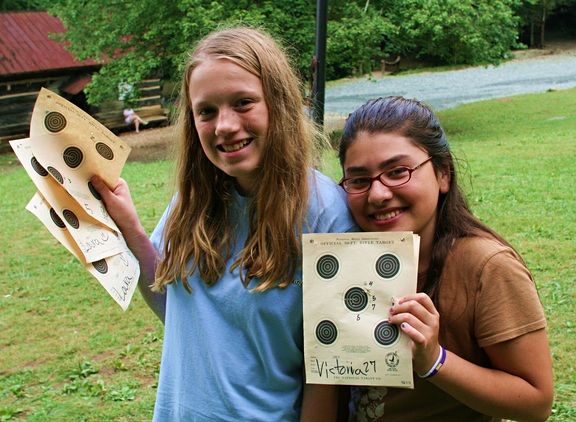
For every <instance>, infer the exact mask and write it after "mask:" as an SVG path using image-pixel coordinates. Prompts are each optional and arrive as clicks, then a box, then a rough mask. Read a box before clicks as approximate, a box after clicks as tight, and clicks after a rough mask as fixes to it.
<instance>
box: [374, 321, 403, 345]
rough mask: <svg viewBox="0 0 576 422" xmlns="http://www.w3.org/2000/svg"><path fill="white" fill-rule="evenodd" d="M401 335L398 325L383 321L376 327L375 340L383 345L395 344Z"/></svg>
mask: <svg viewBox="0 0 576 422" xmlns="http://www.w3.org/2000/svg"><path fill="white" fill-rule="evenodd" d="M399 336H400V331H399V330H398V326H397V325H394V324H390V323H389V322H388V321H382V322H381V323H379V324H378V325H377V326H376V328H375V329H374V340H376V342H377V343H378V344H380V345H382V346H391V345H393V344H394V343H395V342H396V340H398V337H399Z"/></svg>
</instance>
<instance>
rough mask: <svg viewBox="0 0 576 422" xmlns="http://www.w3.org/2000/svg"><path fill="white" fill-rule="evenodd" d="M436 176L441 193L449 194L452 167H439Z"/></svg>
mask: <svg viewBox="0 0 576 422" xmlns="http://www.w3.org/2000/svg"><path fill="white" fill-rule="evenodd" d="M436 178H437V179H438V186H439V188H440V193H442V194H447V193H448V191H449V190H450V169H449V168H448V166H446V167H444V168H442V169H439V170H438V171H437V172H436Z"/></svg>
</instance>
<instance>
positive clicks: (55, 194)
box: [10, 138, 128, 262]
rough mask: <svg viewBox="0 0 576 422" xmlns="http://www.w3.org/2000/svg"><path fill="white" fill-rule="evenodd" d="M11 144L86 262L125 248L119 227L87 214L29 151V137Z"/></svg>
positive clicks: (123, 250) (119, 251)
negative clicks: (109, 226) (109, 225)
mask: <svg viewBox="0 0 576 422" xmlns="http://www.w3.org/2000/svg"><path fill="white" fill-rule="evenodd" d="M10 146H11V147H12V149H13V150H14V153H15V154H16V157H18V159H19V160H20V162H21V163H22V166H23V167H24V169H25V170H26V172H27V173H28V175H29V176H30V179H32V181H33V182H34V184H35V185H36V187H37V188H38V190H39V191H40V192H41V193H42V196H43V197H44V198H45V199H46V201H47V202H48V203H49V204H50V206H51V210H52V212H53V214H55V215H54V217H55V218H57V219H58V220H59V224H61V225H62V226H66V227H68V228H69V229H70V233H71V236H72V238H73V239H74V241H75V242H76V243H77V245H78V247H79V250H80V251H81V253H82V255H83V257H84V259H85V260H86V261H87V262H94V261H99V260H101V259H103V258H106V257H107V256H111V255H115V254H117V253H121V252H125V251H127V250H128V246H127V245H126V242H125V241H124V238H123V237H122V236H121V235H120V234H119V232H118V231H115V230H112V229H110V228H108V227H107V226H105V225H103V224H102V223H101V222H100V221H98V220H96V219H94V218H93V217H92V216H90V215H88V213H87V212H86V210H85V209H84V208H82V207H81V206H80V205H79V204H78V202H76V201H75V200H74V198H72V196H71V195H70V194H68V192H67V191H66V190H65V189H64V188H62V186H61V185H60V184H59V183H58V182H57V181H56V180H54V178H53V177H50V175H49V172H48V171H46V169H44V167H42V166H41V165H40V163H38V161H37V160H36V158H35V156H34V155H33V154H32V149H31V147H30V140H29V138H26V139H18V140H14V141H10Z"/></svg>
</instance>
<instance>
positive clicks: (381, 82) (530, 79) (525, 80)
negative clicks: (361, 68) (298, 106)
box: [325, 52, 576, 115]
mask: <svg viewBox="0 0 576 422" xmlns="http://www.w3.org/2000/svg"><path fill="white" fill-rule="evenodd" d="M572 87H576V52H569V53H567V54H564V55H550V56H537V57H535V58H531V59H524V60H515V61H511V62H507V63H504V64H502V65H500V66H496V67H494V66H488V67H474V68H469V69H463V70H455V71H449V72H441V73H420V74H412V75H406V76H401V75H399V76H384V77H381V78H373V79H368V78H364V79H358V80H355V81H351V82H349V83H345V84H343V85H339V86H335V87H330V88H328V89H327V90H326V98H325V113H326V114H327V115H348V114H349V113H351V112H352V111H354V110H355V109H356V108H358V107H359V106H361V105H362V104H364V103H365V102H366V101H367V100H369V99H373V98H377V97H385V96H388V95H402V96H404V97H407V98H417V99H419V100H421V101H424V102H425V103H427V104H428V105H430V106H431V107H432V108H433V109H434V110H442V109H446V108H452V107H456V106H458V105H461V104H465V103H471V102H476V101H481V100H488V99H492V98H501V97H507V96H511V95H519V94H528V93H540V92H545V91H547V90H560V89H568V88H572Z"/></svg>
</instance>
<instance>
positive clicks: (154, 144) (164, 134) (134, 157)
mask: <svg viewBox="0 0 576 422" xmlns="http://www.w3.org/2000/svg"><path fill="white" fill-rule="evenodd" d="M345 121H346V116H343V115H339V114H336V115H326V116H325V122H324V127H325V130H326V132H327V133H330V132H332V131H334V130H337V129H341V128H343V127H344V122H345ZM118 136H119V138H120V139H122V140H123V141H124V142H126V143H127V144H128V145H129V146H130V147H131V148H132V151H131V152H130V155H129V156H128V162H142V163H149V162H153V161H161V160H166V159H168V158H170V154H171V152H172V148H173V147H174V145H175V143H176V139H177V136H176V133H175V127H174V126H165V127H160V128H146V127H145V126H144V127H142V126H140V133H136V132H135V131H132V132H123V133H121V134H120V135H118Z"/></svg>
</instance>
